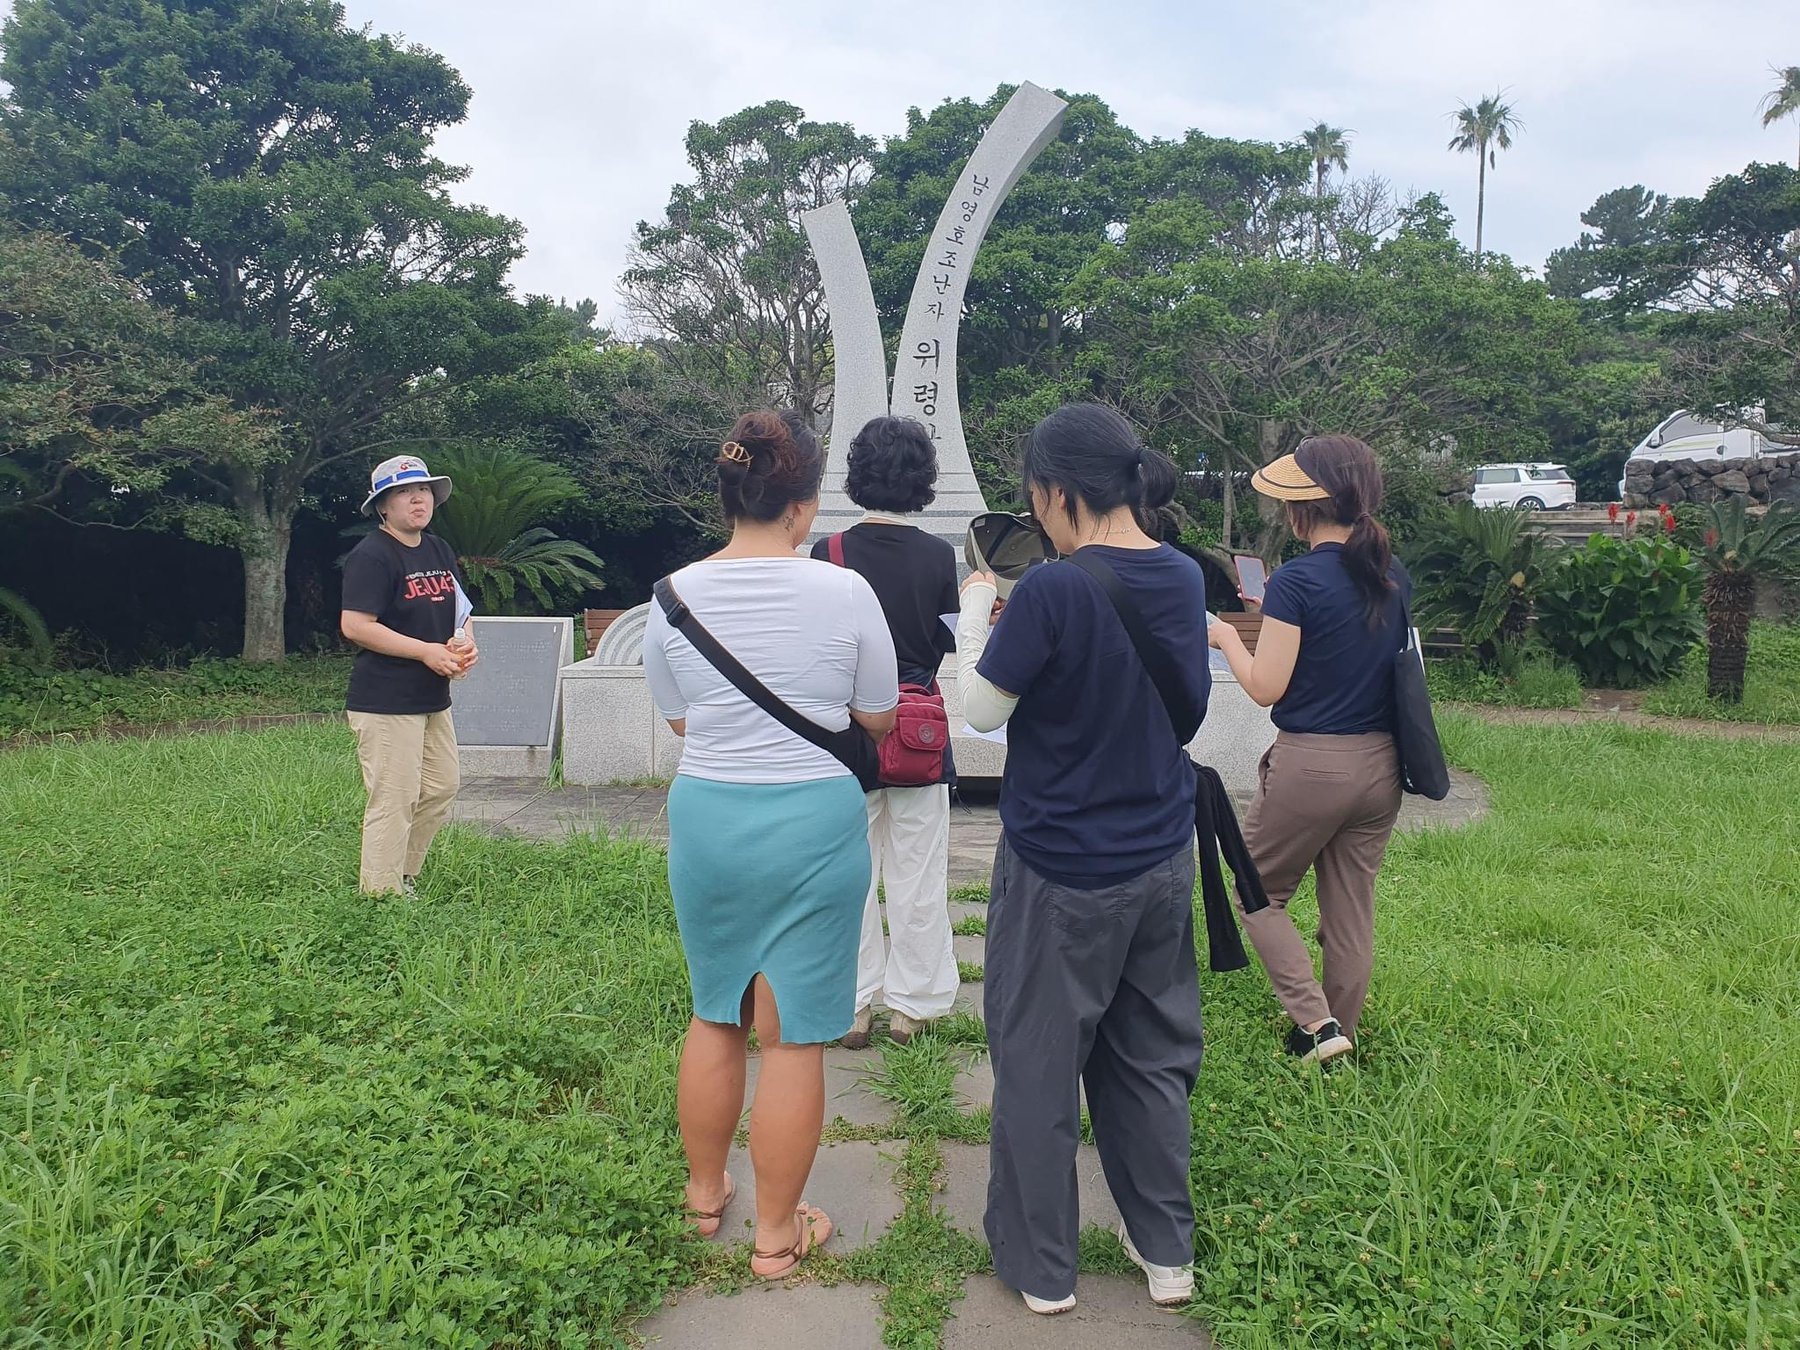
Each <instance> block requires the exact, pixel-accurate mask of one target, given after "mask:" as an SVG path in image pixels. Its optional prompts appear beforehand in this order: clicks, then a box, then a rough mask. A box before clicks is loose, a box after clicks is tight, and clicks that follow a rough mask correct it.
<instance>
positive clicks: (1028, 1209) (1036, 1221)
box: [983, 837, 1201, 1299]
mask: <svg viewBox="0 0 1800 1350" xmlns="http://www.w3.org/2000/svg"><path fill="white" fill-rule="evenodd" d="M983 997H984V1000H985V1002H986V1005H987V1029H988V1051H989V1053H990V1054H991V1055H992V1057H993V1062H994V1126H993V1138H992V1143H991V1145H990V1149H991V1165H990V1169H989V1179H988V1207H987V1223H986V1228H987V1239H988V1245H989V1246H990V1247H991V1248H992V1249H993V1253H994V1273H995V1274H996V1275H998V1276H999V1277H1000V1279H1001V1280H1002V1281H1004V1282H1005V1283H1006V1284H1009V1285H1011V1286H1012V1287H1013V1288H1014V1289H1019V1290H1023V1291H1024V1292H1025V1293H1028V1294H1031V1295H1033V1296H1034V1297H1037V1298H1048V1299H1059V1298H1065V1297H1067V1296H1068V1295H1069V1294H1071V1293H1073V1292H1074V1290H1075V1264H1076V1255H1077V1252H1076V1248H1077V1240H1078V1238H1079V1235H1080V1232H1081V1216H1080V1213H1079V1210H1078V1205H1077V1200H1076V1184H1075V1149H1076V1145H1077V1144H1078V1143H1080V1139H1081V1103H1080V1097H1079V1086H1080V1085H1085V1086H1086V1088H1087V1104H1088V1115H1089V1118H1090V1119H1091V1121H1092V1122H1093V1127H1094V1142H1095V1143H1096V1144H1097V1145H1098V1147H1099V1150H1100V1162H1101V1166H1102V1167H1103V1168H1104V1170H1105V1172H1106V1184H1107V1187H1108V1188H1109V1189H1110V1190H1111V1191H1112V1196H1113V1200H1114V1201H1115V1202H1116V1203H1117V1204H1118V1206H1119V1212H1120V1214H1121V1215H1122V1216H1123V1217H1124V1219H1125V1226H1126V1229H1127V1231H1129V1232H1130V1234H1131V1240H1132V1242H1133V1244H1134V1245H1135V1246H1136V1247H1137V1249H1138V1252H1139V1253H1140V1254H1141V1255H1142V1256H1143V1257H1144V1258H1145V1259H1146V1260H1149V1261H1153V1262H1155V1263H1156V1264H1157V1265H1165V1266H1184V1265H1186V1264H1188V1263H1189V1262H1190V1261H1192V1260H1193V1259H1194V1201H1193V1193H1192V1191H1191V1190H1190V1188H1189V1181H1188V1165H1189V1157H1190V1154H1191V1151H1192V1144H1191V1140H1192V1131H1193V1124H1192V1118H1191V1116H1190V1114H1189V1106H1188V1099H1189V1097H1191V1096H1192V1094H1193V1091H1194V1082H1195V1080H1196V1079H1197V1078H1198V1077H1199V1074H1200V1050H1201V1037H1200V972H1199V969H1198V967H1197V965H1196V963H1195V958H1194V857H1193V853H1192V851H1191V850H1188V849H1184V850H1183V851H1182V852H1180V853H1178V854H1176V855H1175V856H1174V857H1172V858H1170V859H1168V860H1167V861H1165V862H1161V863H1158V864H1157V865H1156V866H1155V867H1153V868H1151V869H1150V870H1149V871H1148V872H1145V873H1144V874H1143V875H1142V876H1138V877H1134V878H1132V879H1131V880H1130V881H1127V882H1122V883H1120V884H1118V885H1116V886H1107V887H1104V888H1102V889H1099V890H1077V889H1075V888H1073V887H1069V886H1060V885H1057V884H1056V883H1055V882H1052V881H1048V880H1046V879H1045V878H1043V877H1041V876H1039V875H1038V874H1037V873H1035V872H1033V871H1032V870H1031V869H1030V868H1029V867H1027V866H1026V865H1025V864H1024V862H1023V861H1021V860H1020V859H1019V857H1018V856H1017V855H1016V854H1015V853H1013V851H1012V849H1011V848H1010V847H1009V846H1008V844H1007V842H1006V840H1005V838H1004V837H1002V839H1001V841H1000V846H999V848H998V849H997V850H996V852H995V855H994V879H993V891H992V895H991V897H990V900H989V904H988V928H987V960H986V969H985V973H984V987H983Z"/></svg>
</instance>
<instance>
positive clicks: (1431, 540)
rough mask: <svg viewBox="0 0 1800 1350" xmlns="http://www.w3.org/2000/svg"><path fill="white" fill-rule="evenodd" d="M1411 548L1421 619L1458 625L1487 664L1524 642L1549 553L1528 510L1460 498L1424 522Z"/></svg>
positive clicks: (1465, 641)
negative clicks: (1480, 505) (1485, 506)
mask: <svg viewBox="0 0 1800 1350" xmlns="http://www.w3.org/2000/svg"><path fill="white" fill-rule="evenodd" d="M1407 555H1408V556H1407V566H1408V567H1409V568H1411V570H1412V576H1413V583H1414V585H1415V586H1416V587H1417V598H1416V600H1415V601H1414V605H1413V610H1414V614H1415V617H1416V618H1417V619H1418V621H1419V623H1420V624H1421V625H1422V626H1424V627H1428V628H1438V627H1444V628H1454V629H1455V630H1456V631H1457V633H1458V634H1459V635H1460V636H1461V638H1462V640H1463V645H1464V646H1465V647H1467V648H1468V649H1469V650H1470V651H1472V652H1474V654H1475V656H1476V658H1477V659H1478V660H1479V661H1480V662H1481V663H1482V664H1483V665H1486V666H1493V665H1496V664H1498V663H1499V662H1500V661H1501V659H1502V657H1503V656H1504V655H1506V654H1508V653H1511V652H1516V651H1517V650H1518V648H1519V647H1520V646H1521V645H1522V644H1523V642H1524V640H1525V633H1526V630H1527V629H1528V628H1529V627H1530V625H1531V607H1532V600H1533V598H1534V597H1535V596H1536V595H1537V592H1538V588H1539V586H1540V585H1542V583H1543V580H1544V574H1545V571H1546V567H1547V563H1548V557H1549V550H1548V546H1547V545H1546V544H1545V542H1544V539H1543V536H1541V535H1539V534H1536V533H1534V532H1532V530H1531V529H1530V528H1529V518H1528V517H1527V516H1526V514H1525V513H1524V512H1523V511H1482V510H1479V509H1477V508H1476V507H1475V506H1473V505H1471V504H1470V503H1468V502H1461V503H1458V504H1457V505H1456V506H1453V507H1451V508H1450V509H1449V510H1447V511H1445V512H1443V513H1441V514H1439V515H1436V516H1432V517H1428V518H1427V519H1425V520H1423V521H1421V522H1420V524H1419V527H1418V530H1417V532H1416V533H1415V535H1414V537H1413V541H1412V544H1411V546H1410V547H1409V548H1408V549H1407Z"/></svg>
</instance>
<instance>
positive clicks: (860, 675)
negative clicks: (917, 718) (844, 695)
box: [850, 572, 900, 713]
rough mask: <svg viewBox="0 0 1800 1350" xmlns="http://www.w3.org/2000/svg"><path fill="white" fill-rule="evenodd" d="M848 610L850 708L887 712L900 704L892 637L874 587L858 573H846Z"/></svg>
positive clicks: (897, 667) (862, 711)
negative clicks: (852, 620) (852, 649)
mask: <svg viewBox="0 0 1800 1350" xmlns="http://www.w3.org/2000/svg"><path fill="white" fill-rule="evenodd" d="M850 607H851V609H852V610H853V611H854V613H855V615H856V689H855V691H854V692H853V693H852V694H851V695H850V706H851V707H852V708H853V709H855V710H856V711H857V712H860V713H884V712H889V711H891V710H892V709H894V708H896V707H898V706H899V703H900V673H899V671H900V668H899V666H898V664H897V662H896V659H895V656H894V634H893V632H892V631H891V630H890V629H889V628H888V621H887V615H885V614H883V613H882V612H881V601H880V600H879V599H878V598H877V597H876V595H875V588H874V587H873V586H871V585H869V583H868V580H867V578H865V577H864V576H862V574H861V573H858V572H851V573H850Z"/></svg>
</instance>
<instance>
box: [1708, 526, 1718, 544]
mask: <svg viewBox="0 0 1800 1350" xmlns="http://www.w3.org/2000/svg"><path fill="white" fill-rule="evenodd" d="M1706 546H1707V547H1708V548H1717V547H1718V546H1719V532H1718V531H1717V530H1708V531H1707V532H1706Z"/></svg>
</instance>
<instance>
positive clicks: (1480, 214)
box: [1475, 146, 1487, 267]
mask: <svg viewBox="0 0 1800 1350" xmlns="http://www.w3.org/2000/svg"><path fill="white" fill-rule="evenodd" d="M1475 169H1476V177H1475V183H1476V187H1475V265H1476V266H1477V267H1480V266H1481V226H1482V222H1483V221H1485V220H1486V219H1487V147H1486V146H1483V147H1481V154H1480V157H1479V158H1478V159H1477V160H1476V162H1475Z"/></svg>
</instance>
